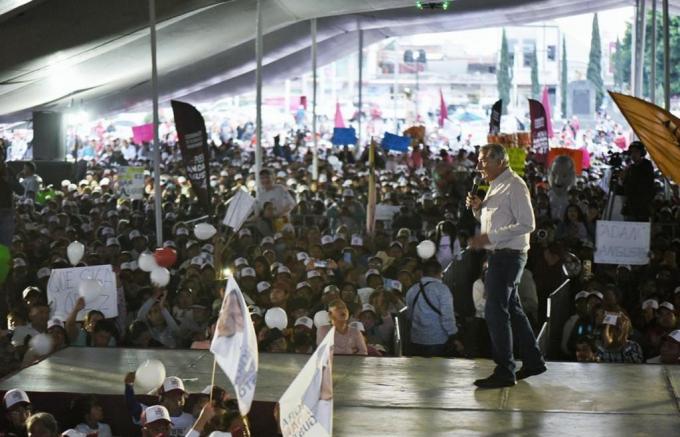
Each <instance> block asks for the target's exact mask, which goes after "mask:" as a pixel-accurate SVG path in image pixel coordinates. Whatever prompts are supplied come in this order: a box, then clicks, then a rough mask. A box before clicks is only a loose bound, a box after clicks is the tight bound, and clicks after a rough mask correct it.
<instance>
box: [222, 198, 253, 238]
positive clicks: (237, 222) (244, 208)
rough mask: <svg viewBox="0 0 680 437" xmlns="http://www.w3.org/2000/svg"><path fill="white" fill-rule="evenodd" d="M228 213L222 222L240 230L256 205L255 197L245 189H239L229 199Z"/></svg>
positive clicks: (236, 230)
mask: <svg viewBox="0 0 680 437" xmlns="http://www.w3.org/2000/svg"><path fill="white" fill-rule="evenodd" d="M228 205H229V206H228V207H227V213H226V214H225V215H224V220H222V223H224V224H225V225H227V226H229V227H230V228H232V229H233V230H234V232H238V230H239V229H241V226H242V225H243V223H244V222H245V221H246V219H247V218H248V217H249V216H250V213H251V212H252V211H253V207H254V206H255V199H254V198H253V197H252V196H251V195H250V194H248V193H246V192H245V191H243V190H237V191H236V193H235V194H234V195H233V196H232V197H231V199H229V202H228Z"/></svg>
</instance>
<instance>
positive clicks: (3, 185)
mask: <svg viewBox="0 0 680 437" xmlns="http://www.w3.org/2000/svg"><path fill="white" fill-rule="evenodd" d="M0 160H1V161H0V244H2V245H5V246H11V245H12V237H13V236H14V227H15V221H14V198H13V195H14V194H17V195H19V196H21V195H23V194H24V187H23V186H22V185H21V184H20V183H19V181H18V180H17V178H16V176H15V174H14V172H13V171H12V170H11V169H10V168H9V167H7V165H6V164H5V156H4V152H3V153H1V154H0Z"/></svg>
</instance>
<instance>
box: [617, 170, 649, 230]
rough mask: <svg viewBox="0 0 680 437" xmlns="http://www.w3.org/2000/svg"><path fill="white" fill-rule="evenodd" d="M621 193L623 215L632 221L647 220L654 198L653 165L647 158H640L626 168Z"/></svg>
mask: <svg viewBox="0 0 680 437" xmlns="http://www.w3.org/2000/svg"><path fill="white" fill-rule="evenodd" d="M623 193H624V194H625V196H626V201H625V203H624V206H623V211H622V212H623V215H624V216H625V217H627V218H628V219H630V220H633V221H642V222H646V221H648V220H649V214H650V204H651V203H652V200H653V199H654V167H652V163H651V162H650V161H649V159H644V158H643V159H640V160H639V161H638V162H634V163H632V164H631V165H630V166H629V167H628V168H627V169H626V173H625V177H624V180H623Z"/></svg>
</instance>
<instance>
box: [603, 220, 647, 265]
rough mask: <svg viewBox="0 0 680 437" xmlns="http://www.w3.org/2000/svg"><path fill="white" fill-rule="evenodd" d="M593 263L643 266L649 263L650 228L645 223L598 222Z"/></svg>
mask: <svg viewBox="0 0 680 437" xmlns="http://www.w3.org/2000/svg"><path fill="white" fill-rule="evenodd" d="M595 235H596V237H595V241H596V249H595V262H596V263H599V264H630V265H644V264H648V263H649V241H650V235H651V226H650V224H649V223H645V222H617V221H606V220H598V222H597V231H596V234H595Z"/></svg>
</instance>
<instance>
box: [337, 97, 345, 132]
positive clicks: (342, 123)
mask: <svg viewBox="0 0 680 437" xmlns="http://www.w3.org/2000/svg"><path fill="white" fill-rule="evenodd" d="M335 127H345V120H344V119H343V118H342V111H340V102H336V103H335Z"/></svg>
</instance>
